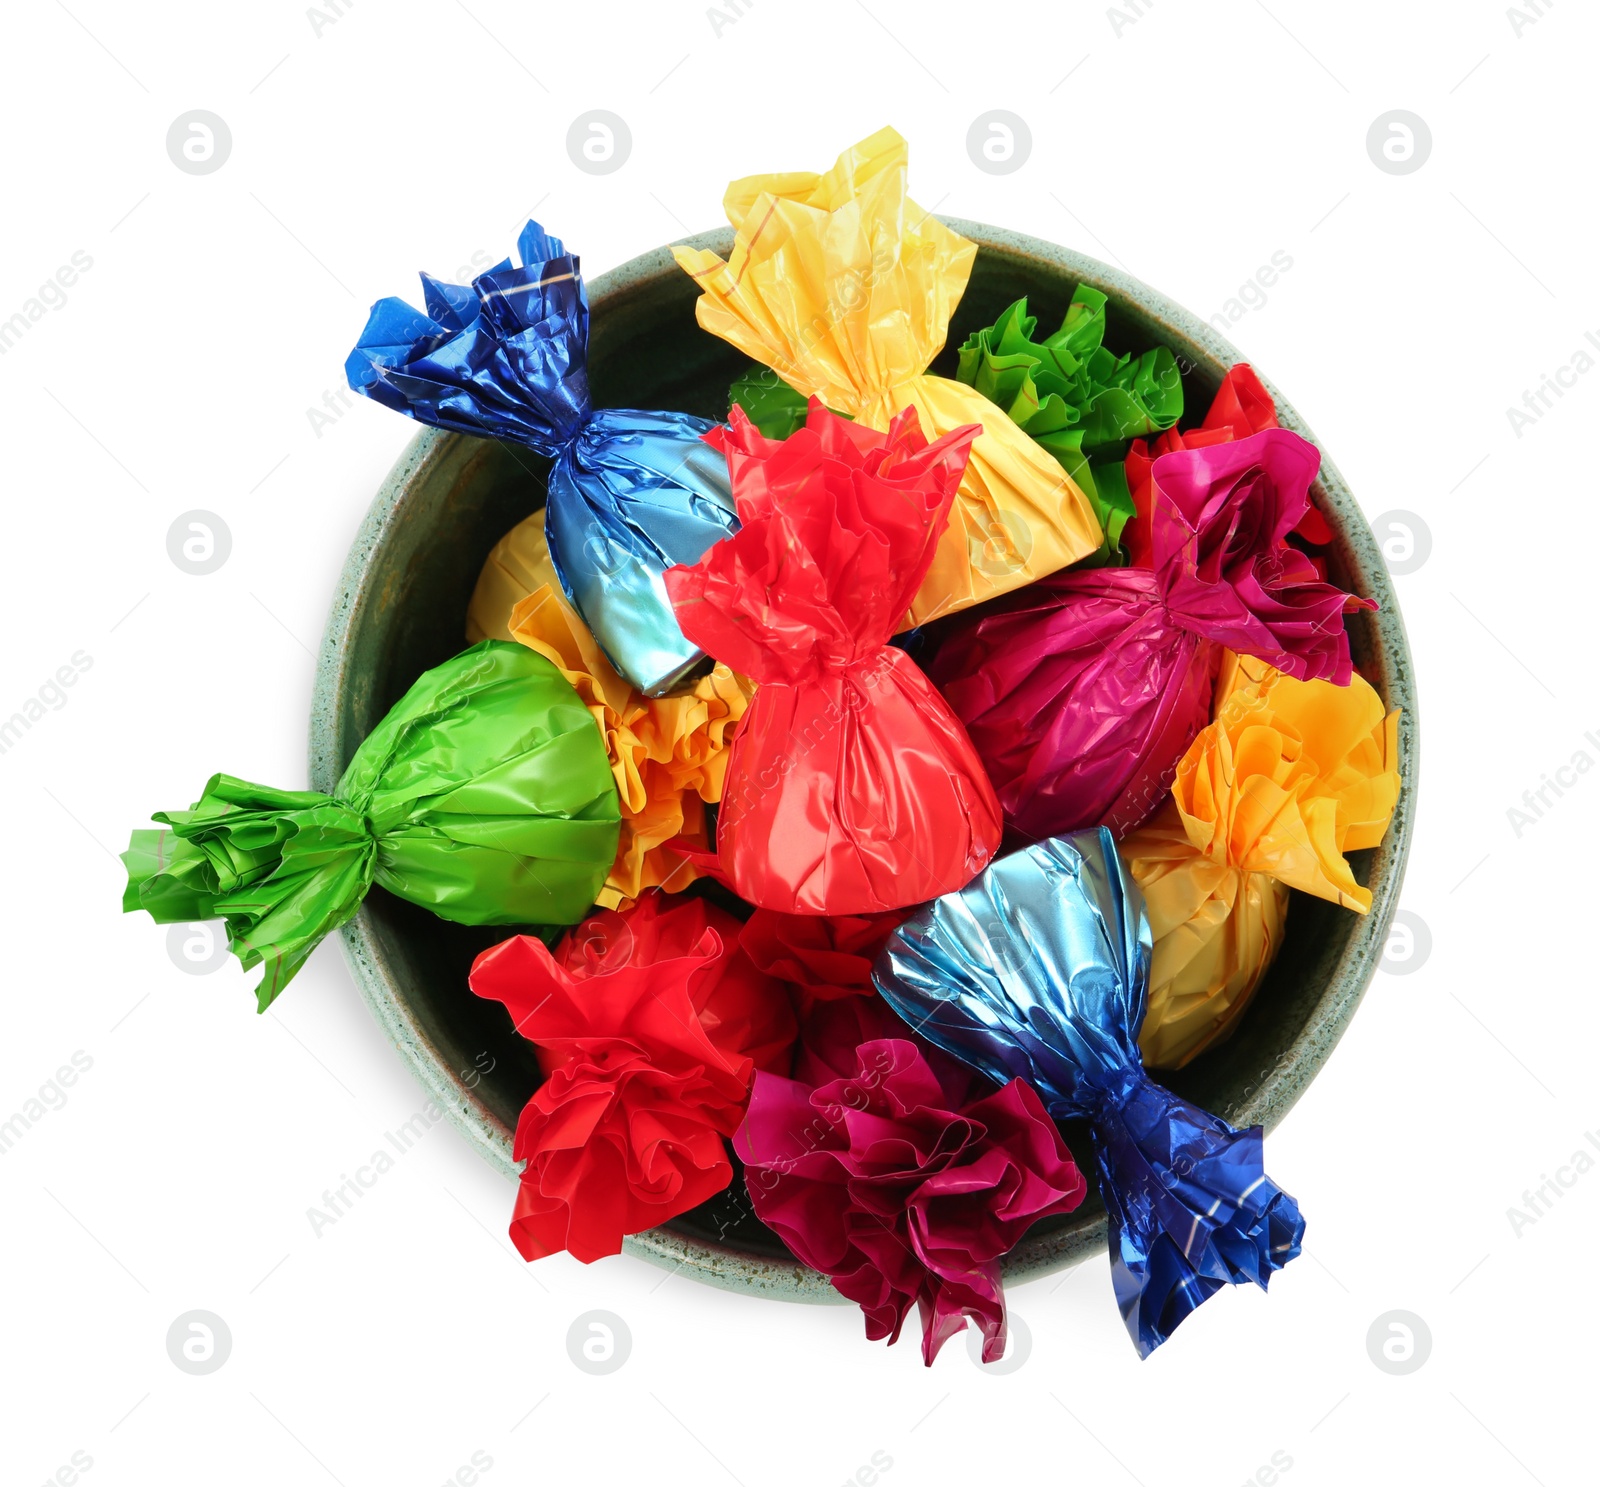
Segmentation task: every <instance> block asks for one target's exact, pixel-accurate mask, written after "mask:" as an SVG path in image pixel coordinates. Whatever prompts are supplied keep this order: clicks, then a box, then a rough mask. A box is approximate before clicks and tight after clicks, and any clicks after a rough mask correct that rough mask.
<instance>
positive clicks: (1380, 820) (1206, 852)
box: [1120, 658, 1400, 1069]
mask: <svg viewBox="0 0 1600 1487" xmlns="http://www.w3.org/2000/svg"><path fill="white" fill-rule="evenodd" d="M1237 673H1238V677H1239V684H1238V685H1237V686H1236V687H1234V689H1233V690H1231V691H1230V692H1229V694H1228V696H1227V697H1226V698H1225V700H1224V701H1223V702H1222V704H1221V706H1220V708H1219V711H1218V714H1217V718H1216V721H1215V722H1213V723H1211V724H1209V725H1208V726H1207V727H1205V728H1203V729H1202V730H1201V731H1200V735H1199V737H1197V738H1196V739H1195V741H1194V742H1193V743H1192V744H1191V745H1190V746H1189V751H1188V753H1186V754H1185V755H1184V756H1183V760H1182V762H1181V763H1180V764H1179V765H1178V774H1177V778H1176V780H1175V781H1174V782H1173V786H1172V796H1173V798H1172V801H1171V802H1170V803H1169V805H1168V806H1167V807H1165V808H1164V809H1163V810H1162V811H1161V813H1160V814H1158V815H1157V816H1156V817H1155V819H1154V820H1152V821H1151V822H1150V823H1149V824H1148V825H1146V826H1143V827H1141V828H1140V829H1139V830H1138V831H1136V832H1134V833H1133V834H1132V835H1131V836H1129V837H1127V838H1125V839H1124V840H1123V841H1122V842H1121V844H1120V850H1121V853H1122V858H1123V861H1124V862H1125V863H1126V864H1127V866H1128V871H1129V872H1130V873H1131V874H1132V876H1133V879H1134V881H1135V882H1136V883H1138V885H1139V887H1140V889H1141V890H1142V891H1143V894H1144V900H1145V905H1146V908H1147V909H1148V911H1149V915H1150V934H1151V938H1152V942H1153V953H1152V958H1151V969H1150V1004H1149V1010H1148V1011H1147V1013H1146V1014H1145V1020H1144V1030H1143V1032H1142V1033H1141V1035H1140V1039H1139V1046H1140V1048H1141V1049H1142V1051H1143V1053H1144V1061H1145V1063H1146V1064H1147V1065H1150V1066H1151V1067H1154V1068H1168V1069H1176V1068H1181V1067H1182V1066H1183V1065H1184V1064H1186V1063H1188V1062H1189V1061H1190V1060H1191V1059H1192V1058H1194V1057H1195V1056H1196V1055H1197V1054H1200V1053H1203V1052H1204V1051H1205V1050H1206V1049H1207V1048H1210V1047H1212V1046H1213V1045H1214V1044H1216V1043H1219V1042H1221V1041H1222V1040H1223V1039H1224V1038H1226V1037H1227V1036H1228V1035H1229V1034H1230V1033H1231V1032H1232V1031H1233V1029H1234V1026H1235V1024H1236V1023H1237V1021H1238V1019H1239V1016H1240V1014H1241V1013H1242V1012H1243V1011H1244V1009H1245V1007H1246V1006H1247V1005H1249V1002H1250V998H1251V997H1252V996H1253V995H1254V994H1255V990H1256V987H1257V986H1258V985H1259V984H1260V981H1261V978H1262V976H1263V975H1265V973H1266V970H1267V968H1268V966H1270V965H1271V964H1272V960H1273V957H1274V956H1275V955H1276V954H1277V952H1278V948H1279V946H1280V945H1281V944H1282V942H1283V928H1284V918H1285V915H1286V914H1287V912H1288V905H1289V890H1290V889H1291V888H1298V889H1300V890H1301V892H1303V893H1310V894H1314V895H1316V897H1318V898H1324V899H1327V900H1329V901H1330V902H1331V903H1336V904H1342V905H1343V906H1344V907H1346V908H1349V909H1354V910H1355V911H1356V912H1357V913H1361V914H1364V913H1366V912H1367V910H1368V909H1369V908H1370V907H1371V906H1372V895H1371V894H1370V893H1369V892H1368V891H1367V890H1366V889H1365V888H1363V887H1362V886H1361V885H1360V884H1359V883H1357V882H1356V880H1355V878H1354V877H1353V876H1352V875H1351V872H1350V868H1349V865H1348V864H1347V863H1346V862H1345V859H1344V854H1345V853H1346V852H1350V851H1355V850H1357V849H1358V848H1362V847H1375V846H1376V845H1377V844H1378V843H1379V842H1380V841H1381V840H1382V839H1383V833H1384V831H1385V829H1386V828H1387V826H1388V824H1389V817H1390V815H1391V814H1392V813H1393V811H1394V807H1395V802H1396V801H1397V800H1398V799H1399V796H1400V775H1399V772H1398V766H1397V759H1398V729H1399V717H1400V715H1399V713H1398V712H1391V713H1389V714H1388V715H1387V716H1385V714H1384V708H1383V703H1382V702H1381V701H1380V700H1379V697H1378V694H1377V693H1376V692H1374V691H1373V689H1372V687H1371V686H1370V685H1369V684H1368V683H1367V681H1366V680H1365V679H1364V678H1363V677H1361V676H1359V675H1358V676H1353V677H1352V678H1351V679H1350V685H1349V686H1347V687H1335V686H1333V685H1332V684H1330V683H1328V682H1322V681H1296V680H1295V679H1294V678H1293V677H1289V676H1284V675H1282V674H1281V673H1279V672H1276V671H1274V670H1273V669H1272V668H1271V667H1269V666H1266V665H1264V664H1263V663H1262V662H1259V661H1253V660H1249V659H1247V658H1240V659H1239V661H1238V665H1237Z"/></svg>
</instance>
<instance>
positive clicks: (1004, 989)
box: [875, 829, 1305, 1356]
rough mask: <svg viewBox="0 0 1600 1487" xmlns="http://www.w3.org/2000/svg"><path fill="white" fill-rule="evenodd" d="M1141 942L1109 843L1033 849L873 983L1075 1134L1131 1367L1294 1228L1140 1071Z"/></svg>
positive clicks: (1279, 1260)
mask: <svg viewBox="0 0 1600 1487" xmlns="http://www.w3.org/2000/svg"><path fill="white" fill-rule="evenodd" d="M1149 971H1150V929H1149V925H1148V923H1147V921H1146V919H1145V914H1144V908H1143V904H1142V903H1141V901H1140V897H1139V890H1138V887H1137V885H1136V884H1135V883H1134V882H1133V880H1132V878H1131V877H1130V876H1129V875H1128V873H1127V871H1126V870H1125V868H1124V867H1123V865H1122V863H1121V861H1120V860H1119V859H1118V857H1117V851H1116V847H1115V844H1114V843H1113V842H1112V839H1111V834H1110V833H1109V832H1108V831H1105V830H1103V829H1102V830H1101V831H1099V832H1079V833H1077V834H1075V835H1073V836H1070V837H1063V838H1058V839H1057V840H1054V841H1049V842H1043V843H1040V844H1039V845H1038V846H1035V847H1031V848H1029V849H1027V850H1026V851H1023V852H1016V853H1013V854H1011V855H1010V856H1008V857H1003V858H1001V859H1000V860H999V861H997V862H995V863H993V864H991V866H990V867H989V868H988V869H987V871H985V872H984V874H983V875H982V877H980V878H979V879H978V880H977V881H976V882H974V883H972V884H971V885H970V886H969V887H967V888H966V889H964V890H963V891H962V892H960V893H955V894H950V895H947V896H946V897H944V898H941V899H939V900H938V901H937V902H936V903H933V904H929V905H926V906H924V907H923V908H921V909H919V910H917V912H916V913H914V914H913V915H912V916H911V917H910V918H909V919H908V920H907V921H906V922H905V923H904V924H903V925H902V926H901V927H900V928H899V929H898V930H897V931H896V932H895V935H894V937H893V938H892V939H891V940H890V941H889V945H888V947H887V949H886V950H885V951H884V954H883V956H882V957H881V958H880V960H879V962H878V967H877V970H876V972H875V979H876V981H877V985H878V989H879V991H880V992H882V994H883V996H884V999H885V1000H886V1001H887V1002H888V1003H889V1005H890V1006H891V1007H893V1008H894V1009H895V1011H896V1012H898V1013H899V1014H900V1015H901V1016H902V1017H903V1018H904V1019H905V1020H906V1021H907V1022H908V1023H910V1024H911V1025H912V1026H914V1027H916V1028H917V1029H918V1030H919V1031H920V1032H921V1034H922V1036H923V1037H925V1038H926V1039H928V1040H929V1041H930V1042H932V1043H934V1044H935V1045H937V1046H938V1047H940V1048H943V1049H944V1050H945V1051H946V1052H948V1053H951V1054H953V1055H955V1056H956V1057H957V1058H960V1059H963V1060H964V1061H966V1062H967V1063H969V1064H971V1065H972V1066H973V1067H974V1068H975V1069H977V1070H979V1071H980V1072H981V1073H983V1074H985V1075H986V1076H987V1077H988V1078H990V1079H992V1080H995V1081H997V1082H1004V1081H1007V1080H1010V1079H1014V1078H1015V1079H1022V1080H1024V1081H1026V1083H1027V1084H1028V1085H1030V1086H1031V1087H1032V1088H1033V1090H1034V1091H1035V1092H1037V1094H1038V1095H1039V1097H1040V1099H1041V1100H1042V1101H1043V1104H1044V1108H1045V1110H1046V1111H1047V1112H1048V1114H1049V1115H1050V1116H1052V1117H1053V1118H1054V1119H1056V1120H1067V1119H1086V1120H1087V1121H1088V1122H1089V1124H1090V1131H1091V1136H1092V1139H1093V1142H1094V1153H1095V1167H1096V1172H1097V1175H1098V1178H1099V1183H1100V1196H1101V1199H1102V1200H1103V1201H1104V1203H1105V1206H1106V1212H1107V1216H1108V1221H1109V1228H1110V1235H1109V1241H1110V1250H1111V1273H1112V1281H1113V1286H1114V1289H1115V1291H1116V1296H1117V1302H1118V1305H1119V1307H1120V1308H1121V1311H1122V1315H1123V1319H1124V1321H1125V1322H1126V1323H1127V1327H1128V1331H1129V1334H1130V1336H1131V1337H1132V1338H1133V1342H1134V1345H1135V1347H1136V1348H1137V1349H1138V1351H1139V1353H1140V1355H1141V1356H1145V1355H1148V1354H1149V1353H1150V1352H1151V1351H1152V1350H1154V1349H1155V1348H1156V1347H1158V1346H1159V1345H1160V1344H1161V1343H1162V1342H1164V1341H1165V1340H1166V1339H1167V1338H1168V1337H1169V1336H1170V1335H1171V1333H1172V1331H1173V1329H1174V1328H1176V1327H1177V1326H1178V1324H1179V1323H1180V1322H1181V1321H1182V1320H1183V1319H1184V1317H1186V1316H1187V1315H1188V1314H1189V1313H1190V1312H1192V1311H1193V1310H1194V1309H1195V1308H1196V1307H1197V1306H1199V1305H1200V1304H1201V1303H1202V1302H1203V1301H1205V1300H1206V1299H1207V1297H1209V1296H1211V1295H1212V1294H1213V1293H1214V1292H1216V1291H1217V1290H1219V1289H1221V1287H1223V1286H1225V1285H1230V1284H1231V1285H1237V1284H1240V1283H1241V1282H1244V1281H1247V1280H1250V1281H1255V1282H1256V1283H1257V1284H1259V1285H1261V1286H1262V1287H1265V1286H1266V1284H1267V1280H1268V1277H1269V1276H1270V1275H1271V1274H1272V1272H1273V1271H1275V1270H1278V1269H1281V1268H1282V1267H1283V1266H1284V1265H1285V1264H1287V1263H1288V1262H1289V1261H1290V1260H1292V1259H1293V1258H1294V1257H1295V1256H1296V1255H1297V1254H1299V1252H1300V1241H1301V1237H1302V1235H1303V1233H1304V1230H1305V1222H1304V1220H1303V1219H1302V1218H1301V1217H1300V1211H1299V1208H1298V1207H1297V1205H1296V1204H1295V1201H1294V1199H1293V1198H1291V1197H1290V1196H1289V1195H1288V1194H1287V1193H1285V1192H1283V1190H1282V1189H1280V1188H1279V1187H1278V1186H1277V1184H1275V1183H1274V1182H1273V1181H1272V1180H1271V1179H1270V1178H1269V1177H1267V1175H1266V1173H1265V1171H1264V1170H1263V1168H1262V1158H1261V1145H1262V1142H1261V1129H1260V1127H1259V1126H1257V1127H1252V1128H1251V1129H1249V1130H1246V1131H1238V1130H1235V1129H1233V1127H1231V1126H1229V1125H1228V1124H1227V1123H1226V1122H1225V1121H1222V1120H1219V1119H1217V1118H1216V1117H1215V1116H1212V1115H1208V1114H1207V1113H1206V1112H1205V1111H1203V1110H1199V1109H1197V1108H1196V1107H1195V1106H1193V1105H1191V1104H1189V1103H1188V1101H1186V1100H1182V1099H1180V1098H1178V1096H1176V1095H1174V1094H1171V1093H1170V1092H1169V1091H1167V1090H1164V1089H1162V1088H1161V1087H1160V1086H1159V1085H1157V1084H1155V1083H1153V1082H1152V1081H1151V1080H1150V1078H1149V1076H1148V1075H1146V1073H1145V1072H1144V1068H1143V1066H1142V1064H1141V1063H1140V1058H1139V1047H1138V1038H1139V1029H1140V1024H1141V1022H1142V1021H1143V1018H1144V1013H1145V997H1146V991H1147V983H1148V977H1149Z"/></svg>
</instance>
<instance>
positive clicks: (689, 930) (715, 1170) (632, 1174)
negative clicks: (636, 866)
mask: <svg viewBox="0 0 1600 1487" xmlns="http://www.w3.org/2000/svg"><path fill="white" fill-rule="evenodd" d="M470 982H471V986H472V989H473V991H475V992H476V993H477V994H478V995H479V996H481V997H487V998H490V999H492V1000H494V1001H498V1002H503V1003H504V1004H505V1006H506V1009H507V1010H508V1011H509V1012H510V1013H511V1017H512V1020H513V1022H514V1023H515V1024H516V1028H517V1031H518V1032H519V1033H521V1034H522V1036H523V1037H525V1038H527V1039H528V1040H529V1041H530V1042H531V1043H533V1044H535V1045H536V1046H537V1048H538V1057H539V1067H540V1068H541V1069H542V1070H543V1071H544V1075H545V1080H544V1083H543V1084H541V1085H540V1086H539V1088H538V1089H537V1090H535V1091H534V1094H533V1097H532V1098H531V1099H530V1100H529V1101H528V1103H527V1105H526V1106H524V1107H523V1111H522V1117H521V1119H520V1120H519V1121H518V1122H517V1132H516V1140H515V1144H514V1146H513V1148H512V1155H513V1156H514V1157H515V1158H516V1160H517V1161H519V1162H523V1163H525V1164H526V1165H525V1166H524V1168H523V1172H522V1181H521V1184H520V1186H519V1187H518V1190H517V1203H516V1208H515V1211H514V1212H513V1215H512V1219H511V1240H512V1243H513V1244H515V1245H516V1247H517V1249H518V1250H519V1251H520V1252H521V1254H522V1255H523V1257H524V1258H525V1259H529V1260H534V1259H538V1258H539V1257H541V1256H543V1255H548V1254H553V1253H555V1252H556V1251H557V1250H563V1249H564V1250H568V1251H570V1252H571V1253H572V1255H573V1256H574V1257H575V1258H577V1259H579V1260H583V1261H585V1262H588V1261H591V1260H596V1259H599V1258H600V1257H601V1256H602V1255H614V1254H616V1253H617V1252H618V1251H619V1250H620V1249H621V1248H622V1239H623V1236H624V1235H627V1234H637V1233H639V1232H640V1231H641V1230H644V1229H649V1228H652V1227H654V1226H655V1225H657V1224H660V1223H663V1222H665V1221H666V1220H667V1219H670V1218H673V1217H675V1216H676V1215H678V1214H680V1213H684V1212H686V1211H687V1210H689V1209H691V1208H694V1207H695V1206H696V1205H698V1204H700V1203H703V1202H704V1201H705V1200H706V1199H707V1198H710V1197H712V1196H713V1195H714V1194H716V1193H719V1192H721V1191H722V1189H723V1188H725V1187H727V1185H728V1183H729V1182H730V1181H731V1180H732V1177H733V1170H732V1165H731V1164H730V1163H729V1161H728V1158H727V1154H726V1152H725V1151H724V1149H723V1138H724V1137H725V1136H731V1135H732V1134H733V1133H734V1131H735V1130H737V1129H738V1126H739V1122H740V1119H741V1118H742V1116H743V1113H744V1106H745V1101H746V1099H747V1098H748V1096H749V1092H750V1081H751V1078H752V1076H753V1074H754V1073H755V1070H756V1068H757V1067H760V1068H762V1069H770V1070H774V1071H778V1072H787V1070H788V1066H789V1060H790V1048H791V1045H792V1044H793V1042H794V1037H795V1020H794V1012H793V1009H792V1007H791V1006H790V1004H789V999H788V995H787V993H786V991H785V989H784V987H783V985H782V984H781V983H780V982H777V981H775V980H774V979H773V978H772V977H770V976H767V975H766V974H765V973H763V972H761V971H759V970H757V968H756V967H755V965H754V964H752V962H751V961H750V959H749V957H748V956H747V955H745V954H744V952H743V951H742V950H741V949H740V948H739V921H738V920H737V919H735V918H734V917H733V916H732V915H731V914H728V913H725V912H724V911H723V910H721V909H718V908H716V907H715V906H714V905H712V904H709V903H707V902H705V901H704V900H703V899H684V898H668V897H667V896H666V895H664V894H662V893H660V892H659V891H656V890H652V891H650V892H648V893H646V894H645V895H643V897H641V898H640V899H639V901H638V902H637V903H636V904H635V905H634V907H633V908H632V909H630V910H628V911H626V912H622V913H618V912H614V911H611V910H606V911H603V912H601V913H599V914H596V915H594V916H593V917H592V918H590V919H588V920H585V921H584V923H582V924H580V925H578V926H577V927H576V928H575V929H573V930H571V931H569V933H568V934H567V935H566V936H565V937H564V938H563V939H562V941H561V943H560V944H559V945H558V946H557V947H556V950H555V952H554V953H552V952H551V951H550V950H549V949H548V948H547V947H546V946H545V945H544V944H543V943H542V942H541V941H539V940H536V939H534V938H533V937H532V936H531V935H518V936H515V937H514V938H512V939H509V940H506V941H504V942H503V943H502V944H499V945H496V946H494V947H493V949H490V950H486V951H484V953H483V954H482V955H480V956H479V957H478V958H477V960H476V961H475V962H474V963H473V967H472V973H471V976H470Z"/></svg>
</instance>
